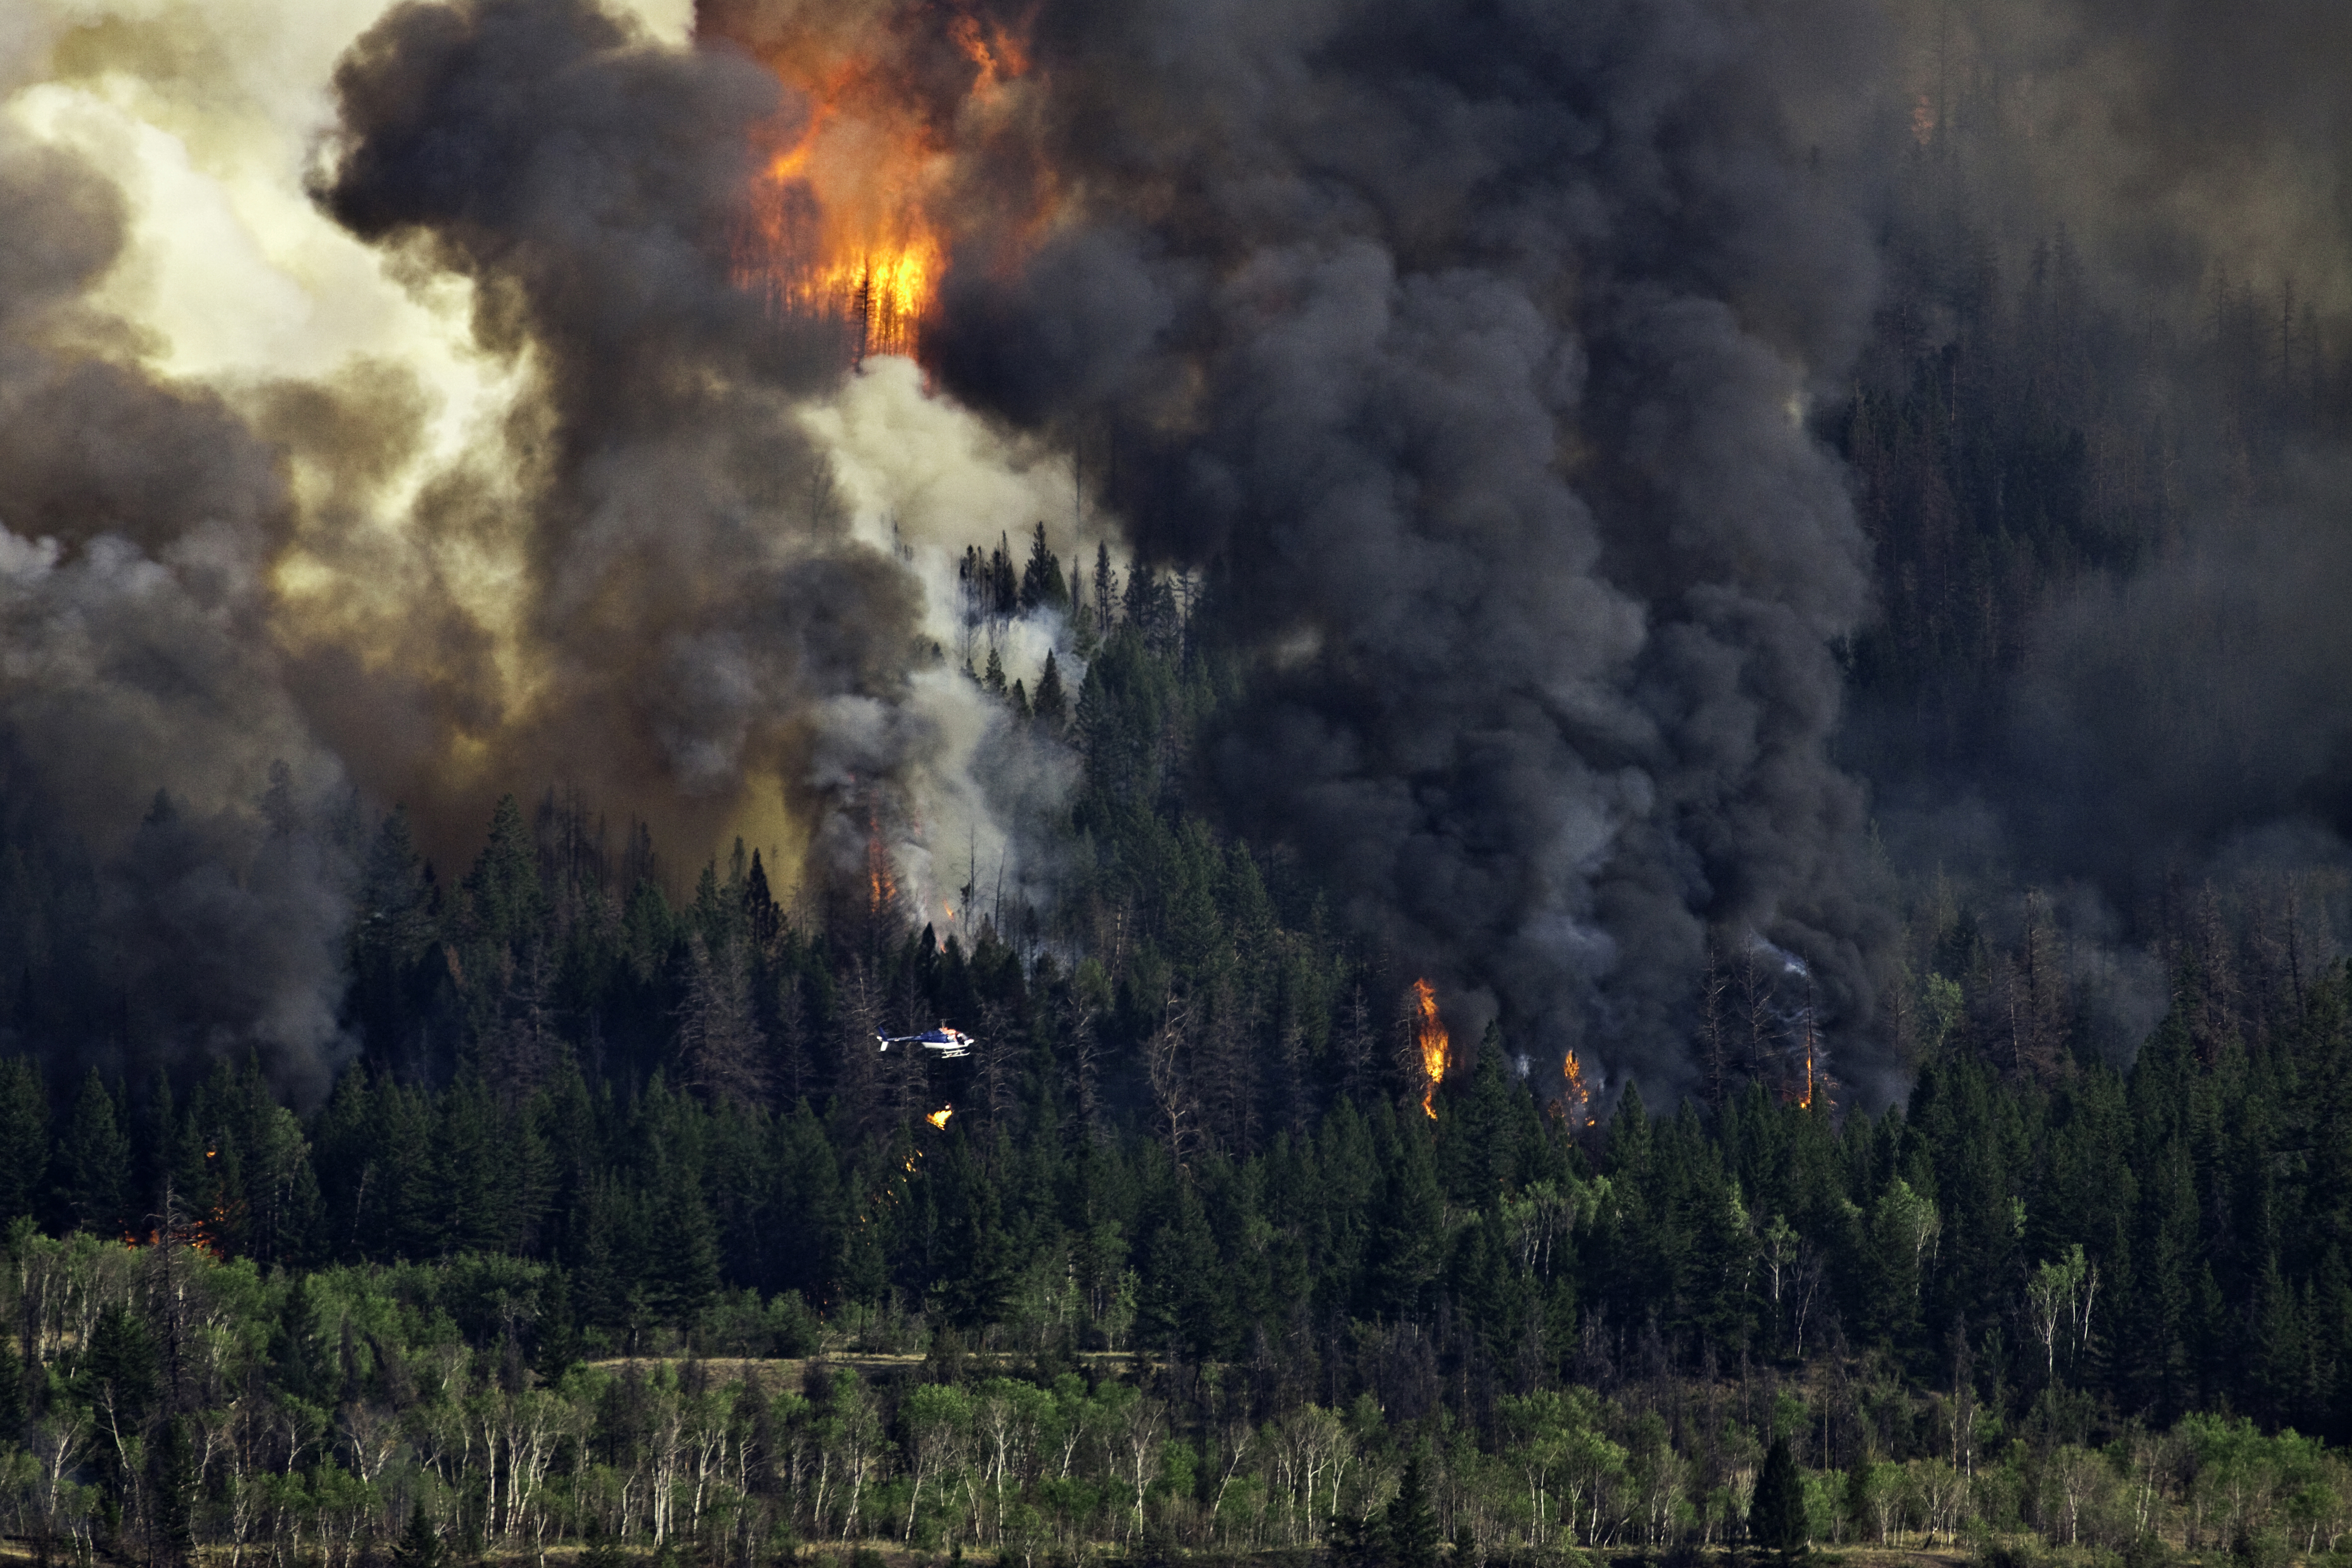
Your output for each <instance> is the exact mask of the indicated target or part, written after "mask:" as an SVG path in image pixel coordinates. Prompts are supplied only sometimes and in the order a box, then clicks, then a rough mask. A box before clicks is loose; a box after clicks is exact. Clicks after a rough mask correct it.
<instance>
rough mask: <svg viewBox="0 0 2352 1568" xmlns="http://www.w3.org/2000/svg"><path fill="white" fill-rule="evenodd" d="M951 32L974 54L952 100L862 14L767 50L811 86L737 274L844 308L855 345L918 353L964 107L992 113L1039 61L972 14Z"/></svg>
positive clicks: (775, 163) (840, 312)
mask: <svg viewBox="0 0 2352 1568" xmlns="http://www.w3.org/2000/svg"><path fill="white" fill-rule="evenodd" d="M942 41H943V42H945V43H947V44H949V45H951V46H952V47H953V49H954V51H955V54H956V55H957V56H958V57H960V58H961V62H962V68H963V71H964V73H965V75H964V80H963V83H962V87H961V96H960V98H959V99H958V100H957V101H956V102H955V103H954V105H953V108H952V110H951V111H949V110H942V107H941V105H940V103H939V102H938V100H937V99H936V96H935V92H934V91H933V89H923V90H924V91H925V93H926V97H925V98H924V99H923V100H919V98H918V92H919V86H918V84H917V83H916V82H915V81H913V80H911V79H908V76H907V73H906V71H905V70H904V68H903V67H898V66H895V65H894V64H893V63H892V62H887V61H886V60H884V59H883V58H880V57H879V56H878V55H877V53H876V52H875V51H876V48H877V43H878V42H879V40H877V39H874V38H871V37H866V36H864V35H863V34H862V33H861V32H860V31H859V30H858V29H856V27H855V26H854V25H853V26H845V27H843V28H841V29H839V30H837V31H832V32H825V31H820V30H817V29H814V28H812V29H811V30H809V31H807V32H804V33H803V34H801V35H799V36H796V37H793V38H792V39H790V40H789V41H787V42H785V43H784V44H782V45H781V46H779V47H772V48H769V49H766V50H763V51H761V58H762V62H763V63H764V64H765V65H766V66H767V67H768V68H769V69H770V70H772V71H773V72H774V73H775V75H776V76H777V78H778V79H780V80H782V82H783V83H784V84H785V85H786V86H788V87H790V88H792V89H793V90H794V91H796V92H798V93H799V94H801V95H802V96H803V98H805V99H806V100H807V101H808V104H809V113H808V118H807V120H806V121H805V123H804V124H803V125H802V126H801V127H800V129H799V132H798V134H797V135H796V136H794V137H793V139H792V140H791V141H790V142H787V143H785V144H783V145H781V146H779V147H777V148H776V149H775V150H774V151H773V153H772V154H771V156H770V157H769V158H768V161H767V163H766V166H765V168H764V170H763V171H762V174H761V185H760V188H759V190H758V191H757V192H756V193H755V196H754V206H755V216H754V217H753V220H752V222H751V228H750V232H749V233H748V234H747V235H746V236H745V243H744V245H743V247H742V249H741V253H740V256H739V258H738V262H737V280H738V282H739V283H740V284H741V285H742V286H744V287H746V288H749V289H753V290H754V291H757V292H759V293H761V294H763V295H764V296H765V297H766V298H767V300H768V301H769V303H770V305H771V307H772V309H773V310H776V311H777V312H778V313H780V314H789V315H795V316H801V317H804V318H811V319H815V320H820V321H840V322H843V323H845V325H847V326H849V327H850V328H851V329H852V331H854V333H855V339H854V341H855V345H856V346H855V348H854V350H853V357H854V358H856V359H860V360H862V359H863V358H864V357H865V356H866V355H867V354H877V353H887V354H903V355H906V356H908V357H909V358H911V357H913V356H914V353H915V351H916V347H917V339H918V334H919V330H920V326H921V322H922V320H923V318H924V316H925V315H926V314H927V313H928V312H929V309H930V306H931V301H932V300H933V298H934V296H935V294H936V292H937V289H938V287H939V281H940V274H941V272H942V270H943V269H944V267H945V264H946V247H945V245H944V243H943V239H942V231H941V226H940V223H939V220H938V219H937V217H936V216H935V215H934V213H933V211H932V208H933V207H934V205H936V204H937V203H938V201H939V198H940V195H941V192H942V189H943V187H944V185H945V184H946V181H947V178H948V174H949V171H950V163H951V160H952V150H951V142H952V132H954V130H955V128H956V122H957V121H959V120H961V118H962V117H963V116H965V115H967V114H971V113H975V112H984V111H985V110H987V109H988V108H989V106H990V105H992V103H993V102H994V101H995V100H996V99H997V98H998V96H999V94H1000V93H1001V92H1002V90H1003V86H1004V84H1005V83H1006V82H1007V81H1009V80H1011V79H1015V78H1018V77H1020V76H1022V75H1023V74H1024V72H1025V71H1026V70H1027V69H1028V56H1027V50H1026V49H1025V47H1024V46H1023V44H1022V42H1021V40H1020V39H1019V38H1017V37H1013V36H1012V35H1010V34H1008V33H1006V32H1005V31H1003V29H1002V28H1001V27H997V26H993V25H989V26H983V25H982V23H981V22H980V21H978V20H977V19H976V18H974V17H971V16H957V17H955V18H953V19H952V20H951V21H950V24H949V26H948V27H947V30H946V35H945V37H944V39H943V40H942Z"/></svg>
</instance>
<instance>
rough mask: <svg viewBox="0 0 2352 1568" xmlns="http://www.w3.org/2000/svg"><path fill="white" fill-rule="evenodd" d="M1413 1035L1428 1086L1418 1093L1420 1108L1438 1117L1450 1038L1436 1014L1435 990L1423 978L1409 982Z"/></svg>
mask: <svg viewBox="0 0 2352 1568" xmlns="http://www.w3.org/2000/svg"><path fill="white" fill-rule="evenodd" d="M1412 1005H1413V1014H1412V1039H1413V1044H1414V1045H1416V1046H1418V1047H1421V1070H1422V1071H1423V1072H1424V1073H1426V1074H1428V1075H1429V1088H1428V1089H1426V1090H1425V1091H1424V1092H1423V1095H1422V1097H1421V1108H1422V1110H1424V1111H1426V1112H1428V1113H1429V1119H1430V1120H1431V1121H1436V1120H1437V1107H1436V1105H1435V1104H1434V1103H1433V1102H1434V1101H1435V1100H1436V1098H1437V1086H1438V1085H1439V1084H1440V1083H1441V1082H1443V1081H1444V1079H1445V1064H1446V1061H1447V1058H1449V1057H1450V1056H1451V1055H1452V1054H1453V1049H1454V1042H1453V1039H1452V1038H1451V1037H1449V1036H1448V1035H1447V1034H1446V1032H1445V1025H1444V1021H1443V1020H1441V1019H1440V1018H1439V1017H1438V1016H1437V991H1436V988H1435V987H1434V986H1433V985H1431V984H1430V983H1429V982H1428V981H1426V980H1416V981H1414V982H1413V983H1412Z"/></svg>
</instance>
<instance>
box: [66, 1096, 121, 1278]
mask: <svg viewBox="0 0 2352 1568" xmlns="http://www.w3.org/2000/svg"><path fill="white" fill-rule="evenodd" d="M57 1161H58V1207H59V1208H60V1209H61V1210H63V1211H64V1215H65V1218H66V1220H67V1222H68V1223H69V1224H70V1225H71V1226H73V1227H74V1228H75V1229H76V1230H85V1231H88V1232H89V1233H90V1234H92V1235H94V1236H105V1237H114V1236H118V1235H120V1234H121V1231H122V1229H123V1226H124V1223H125V1219H126V1217H127V1216H126V1215H124V1213H123V1209H124V1202H123V1200H124V1197H125V1194H124V1192H123V1182H124V1178H125V1177H126V1176H127V1175H128V1174H129V1173H130V1169H131V1141H130V1140H129V1139H127V1138H125V1137H124V1136H123V1135H122V1122H121V1118H120V1117H118V1116H117V1115H116V1114H115V1110H114V1096H113V1095H112V1094H110V1093H109V1092H108V1091H107V1088H106V1081H105V1079H101V1078H100V1077H99V1076H98V1069H97V1068H90V1069H89V1073H88V1074H87V1075H86V1076H84V1078H83V1079H82V1084H81V1095H80V1098H79V1099H78V1100H75V1101H74V1109H73V1116H72V1118H71V1120H69V1121H67V1123H66V1132H65V1136H64V1138H62V1139H61V1140H59V1141H58V1153H57Z"/></svg>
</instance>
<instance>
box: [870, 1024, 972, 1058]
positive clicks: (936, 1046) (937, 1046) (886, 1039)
mask: <svg viewBox="0 0 2352 1568" xmlns="http://www.w3.org/2000/svg"><path fill="white" fill-rule="evenodd" d="M875 1038H876V1039H877V1040H879V1041H881V1042H882V1048H883V1049H884V1050H886V1051H887V1050H888V1049H889V1048H890V1047H892V1046H919V1047H922V1048H923V1049H924V1050H927V1051H929V1052H930V1053H931V1054H932V1055H933V1056H935V1057H938V1058H940V1059H942V1060H951V1059H953V1058H957V1057H968V1056H970V1055H971V1047H972V1043H973V1042H972V1037H971V1036H970V1035H967V1034H965V1033H964V1032H963V1031H962V1030H961V1029H950V1028H949V1027H948V1026H946V1025H945V1024H941V1025H940V1026H939V1027H938V1028H936V1029H926V1030H924V1031H923V1032H922V1033H921V1034H919V1035H877V1036H875Z"/></svg>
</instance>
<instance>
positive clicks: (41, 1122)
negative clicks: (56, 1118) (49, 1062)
mask: <svg viewBox="0 0 2352 1568" xmlns="http://www.w3.org/2000/svg"><path fill="white" fill-rule="evenodd" d="M48 1164H49V1095H48V1089H47V1086H46V1085H44V1084H43V1083H42V1082H41V1070H40V1068H37V1067H35V1066H34V1065H33V1063H32V1061H31V1060H30V1059H29V1058H25V1057H5V1058H0V1226H6V1225H7V1224H8V1223H9V1222H10V1221H11V1220H14V1219H16V1218H17V1217H18V1216H19V1215H28V1214H31V1213H32V1212H33V1210H34V1208H35V1207H36V1206H37V1204H38V1203H39V1201H40V1193H41V1175H42V1173H43V1172H45V1171H46V1170H47V1169H48Z"/></svg>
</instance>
